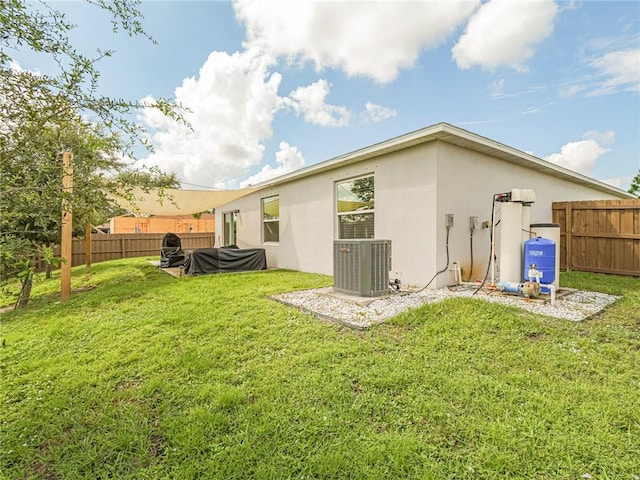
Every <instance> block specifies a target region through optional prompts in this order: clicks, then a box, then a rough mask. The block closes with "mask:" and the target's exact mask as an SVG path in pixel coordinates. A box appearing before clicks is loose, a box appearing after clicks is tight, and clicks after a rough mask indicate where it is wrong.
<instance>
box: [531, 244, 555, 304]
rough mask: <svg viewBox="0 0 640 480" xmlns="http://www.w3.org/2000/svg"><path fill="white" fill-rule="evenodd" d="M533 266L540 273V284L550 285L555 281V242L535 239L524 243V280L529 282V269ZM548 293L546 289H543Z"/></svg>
mask: <svg viewBox="0 0 640 480" xmlns="http://www.w3.org/2000/svg"><path fill="white" fill-rule="evenodd" d="M531 265H535V266H536V269H537V270H538V271H539V272H542V278H541V279H540V283H541V284H543V285H550V284H552V283H553V282H554V280H555V279H556V242H554V241H553V240H549V239H548V238H542V237H536V238H532V239H531V240H527V241H526V242H524V265H523V267H524V278H525V280H529V269H530V268H531ZM543 291H548V289H543Z"/></svg>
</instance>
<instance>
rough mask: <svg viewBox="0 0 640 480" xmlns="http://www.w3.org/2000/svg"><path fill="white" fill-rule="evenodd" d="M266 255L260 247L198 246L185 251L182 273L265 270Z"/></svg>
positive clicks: (200, 273) (197, 273) (199, 273)
mask: <svg viewBox="0 0 640 480" xmlns="http://www.w3.org/2000/svg"><path fill="white" fill-rule="evenodd" d="M266 268H267V257H266V255H265V252H264V249H262V248H241V249H237V248H235V249H234V248H198V249H196V250H193V251H192V252H187V256H186V258H185V260H184V273H186V274H187V275H203V274H206V273H221V272H246V271H249V270H266Z"/></svg>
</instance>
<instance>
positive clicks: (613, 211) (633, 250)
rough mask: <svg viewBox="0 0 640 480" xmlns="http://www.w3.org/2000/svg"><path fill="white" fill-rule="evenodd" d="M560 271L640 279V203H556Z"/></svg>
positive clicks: (627, 201) (637, 201)
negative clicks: (629, 276) (630, 276)
mask: <svg viewBox="0 0 640 480" xmlns="http://www.w3.org/2000/svg"><path fill="white" fill-rule="evenodd" d="M552 211H553V221H554V223H559V224H560V268H561V269H562V270H565V271H571V270H579V271H583V272H598V273H613V274H618V275H632V276H640V200H598V201H581V202H555V203H553V205H552Z"/></svg>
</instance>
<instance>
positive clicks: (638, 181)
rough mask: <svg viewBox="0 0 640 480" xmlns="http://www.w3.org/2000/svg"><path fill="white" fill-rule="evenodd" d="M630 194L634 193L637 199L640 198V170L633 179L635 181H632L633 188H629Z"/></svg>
mask: <svg viewBox="0 0 640 480" xmlns="http://www.w3.org/2000/svg"><path fill="white" fill-rule="evenodd" d="M629 193H632V194H633V195H635V196H636V197H638V198H640V170H638V173H637V174H636V176H635V177H633V180H631V188H629Z"/></svg>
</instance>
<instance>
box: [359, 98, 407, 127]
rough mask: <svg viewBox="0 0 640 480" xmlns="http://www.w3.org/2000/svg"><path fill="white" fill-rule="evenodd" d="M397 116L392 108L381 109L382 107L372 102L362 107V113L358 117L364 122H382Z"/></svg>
mask: <svg viewBox="0 0 640 480" xmlns="http://www.w3.org/2000/svg"><path fill="white" fill-rule="evenodd" d="M396 115H398V112H397V111H395V110H393V109H392V108H388V107H383V106H382V105H376V104H375V103H372V102H367V103H365V105H364V111H363V112H362V113H361V114H360V117H361V118H362V119H363V120H364V121H365V122H373V123H378V122H383V121H385V120H388V119H389V118H393V117H395V116H396Z"/></svg>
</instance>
